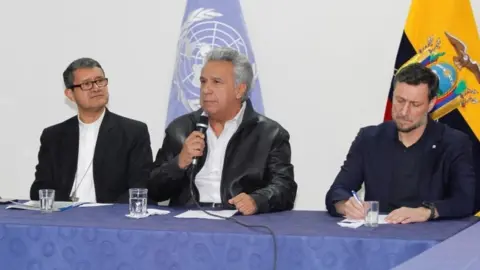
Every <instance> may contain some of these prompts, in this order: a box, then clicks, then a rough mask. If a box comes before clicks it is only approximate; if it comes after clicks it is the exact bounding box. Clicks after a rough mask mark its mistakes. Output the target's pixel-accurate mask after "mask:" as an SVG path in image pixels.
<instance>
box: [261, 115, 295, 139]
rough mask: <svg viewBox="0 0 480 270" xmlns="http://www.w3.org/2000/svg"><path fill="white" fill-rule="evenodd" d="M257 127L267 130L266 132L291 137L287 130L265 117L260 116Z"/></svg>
mask: <svg viewBox="0 0 480 270" xmlns="http://www.w3.org/2000/svg"><path fill="white" fill-rule="evenodd" d="M257 127H260V128H262V129H265V131H270V132H272V131H274V132H276V133H277V134H283V135H285V136H289V133H288V131H287V129H285V128H284V127H283V126H282V125H281V124H280V123H279V122H277V121H275V120H273V119H271V118H269V117H266V116H265V115H262V114H258V122H257Z"/></svg>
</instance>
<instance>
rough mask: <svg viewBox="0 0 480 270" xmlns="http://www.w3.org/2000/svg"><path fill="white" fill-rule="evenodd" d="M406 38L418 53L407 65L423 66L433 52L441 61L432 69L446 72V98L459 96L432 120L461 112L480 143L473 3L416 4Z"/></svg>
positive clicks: (425, 0)
mask: <svg viewBox="0 0 480 270" xmlns="http://www.w3.org/2000/svg"><path fill="white" fill-rule="evenodd" d="M405 34H406V36H407V37H408V39H409V41H410V43H411V44H412V45H413V47H414V48H415V50H416V51H417V53H418V54H417V55H416V56H415V57H414V58H413V59H411V60H410V61H409V62H407V63H406V64H409V63H412V62H421V61H422V60H424V59H426V57H431V56H432V52H433V53H434V54H433V55H435V53H438V55H439V57H438V60H437V61H436V62H434V63H432V64H431V67H434V66H435V67H434V68H436V69H434V71H437V72H439V71H440V72H444V74H443V75H445V76H443V77H442V76H440V77H441V78H440V82H441V88H442V86H443V90H445V91H446V92H443V93H442V94H445V95H444V96H443V97H446V96H448V95H447V94H448V92H447V90H449V91H450V92H451V93H456V94H457V95H451V97H453V96H455V97H456V98H455V99H454V100H452V101H451V102H449V103H448V104H446V105H445V106H441V107H439V108H438V109H435V111H434V112H433V113H432V117H433V118H434V119H438V118H441V117H442V116H444V115H446V114H448V113H449V112H451V111H452V110H454V109H455V108H458V110H459V111H460V113H461V114H462V116H463V118H464V119H465V121H466V122H467V123H468V125H469V126H470V128H471V129H472V131H473V132H474V134H475V135H476V137H477V138H478V139H480V94H479V93H480V67H479V65H478V64H479V63H480V40H479V38H478V33H477V27H476V24H475V19H474V16H473V12H472V8H471V5H470V1H468V0H442V1H438V0H413V1H412V4H411V7H410V12H409V15H408V18H407V22H406V25H405ZM429 38H430V39H431V40H430V43H429ZM450 67H453V69H450ZM442 70H443V71H442ZM452 70H454V72H453V73H454V74H453V75H452ZM437 75H438V73H437ZM442 79H443V80H442ZM449 82H451V84H452V85H451V88H449V87H448V86H449V84H448V83H449ZM442 83H443V84H442ZM441 97H442V95H441V96H439V97H438V98H439V99H441ZM437 104H439V103H437ZM439 106H440V105H439Z"/></svg>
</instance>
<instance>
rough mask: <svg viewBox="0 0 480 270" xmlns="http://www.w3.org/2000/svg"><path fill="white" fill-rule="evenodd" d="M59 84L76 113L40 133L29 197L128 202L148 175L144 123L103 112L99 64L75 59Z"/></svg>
mask: <svg viewBox="0 0 480 270" xmlns="http://www.w3.org/2000/svg"><path fill="white" fill-rule="evenodd" d="M63 80H64V83H65V87H66V89H65V96H66V97H67V98H68V99H69V100H71V101H72V102H74V103H76V104H77V108H78V115H77V116H74V117H72V118H70V119H68V120H66V121H64V122H62V123H59V124H57V125H54V126H51V127H48V128H46V129H44V130H43V133H42V135H41V137H40V143H41V145H40V150H39V153H38V165H37V166H36V172H35V181H34V182H33V184H32V186H31V188H30V198H31V199H32V200H38V197H39V194H38V191H39V190H40V189H54V190H55V200H56V201H80V202H99V203H115V202H118V203H126V202H128V198H129V196H128V190H129V189H130V188H138V187H142V188H143V187H146V185H147V180H148V177H149V170H150V166H151V164H152V150H151V147H150V135H149V132H148V128H147V125H146V124H145V123H142V122H139V121H136V120H132V119H128V118H126V117H123V116H120V115H117V114H114V113H112V112H110V111H109V110H108V109H107V107H106V106H107V103H108V99H109V93H108V78H106V77H105V73H104V71H103V68H102V67H101V66H100V64H99V63H98V62H97V61H95V60H93V59H90V58H80V59H77V60H75V61H73V62H72V63H71V64H70V65H69V66H68V67H67V69H66V70H65V71H64V73H63Z"/></svg>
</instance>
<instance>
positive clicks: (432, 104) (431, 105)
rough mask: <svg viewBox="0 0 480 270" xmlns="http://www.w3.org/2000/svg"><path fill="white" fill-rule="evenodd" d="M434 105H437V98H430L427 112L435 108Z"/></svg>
mask: <svg viewBox="0 0 480 270" xmlns="http://www.w3.org/2000/svg"><path fill="white" fill-rule="evenodd" d="M435 103H437V97H434V98H432V100H430V102H429V103H428V112H431V111H432V110H433V107H435Z"/></svg>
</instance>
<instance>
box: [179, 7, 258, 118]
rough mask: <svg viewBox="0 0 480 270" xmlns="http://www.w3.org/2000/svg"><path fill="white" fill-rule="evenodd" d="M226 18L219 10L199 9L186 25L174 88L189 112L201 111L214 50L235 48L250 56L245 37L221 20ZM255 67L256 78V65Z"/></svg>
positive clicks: (186, 20) (183, 25) (180, 42)
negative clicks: (209, 56) (204, 69)
mask: <svg viewBox="0 0 480 270" xmlns="http://www.w3.org/2000/svg"><path fill="white" fill-rule="evenodd" d="M222 16H223V14H221V13H219V12H216V11H215V9H206V8H198V9H195V10H193V11H192V12H190V13H189V14H188V16H187V17H186V19H185V21H184V23H183V24H182V28H181V33H180V38H179V40H178V45H177V46H178V47H177V48H178V51H179V53H178V55H177V59H176V61H175V71H174V78H173V85H174V87H175V88H176V91H177V98H178V100H179V101H180V102H181V103H182V104H183V106H184V107H185V109H186V110H187V112H191V111H195V110H198V109H199V108H200V73H201V70H202V67H203V65H204V58H205V56H206V55H207V53H208V52H209V51H210V50H211V49H212V48H214V47H231V48H233V49H235V50H237V51H238V52H240V53H242V54H244V55H245V56H247V57H248V47H247V45H246V44H245V41H244V38H243V37H242V36H241V35H240V33H239V32H238V31H237V30H236V29H235V28H233V27H232V26H231V25H229V24H227V23H225V22H222V21H220V20H219V18H220V17H222ZM252 67H253V69H254V74H255V75H256V71H255V64H254V63H252Z"/></svg>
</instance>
